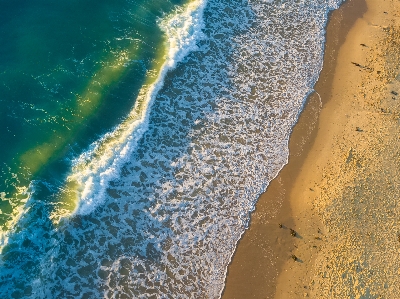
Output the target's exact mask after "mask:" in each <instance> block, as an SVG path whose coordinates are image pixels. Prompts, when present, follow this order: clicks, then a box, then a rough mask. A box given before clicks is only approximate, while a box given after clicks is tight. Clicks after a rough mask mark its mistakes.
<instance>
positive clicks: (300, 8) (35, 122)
mask: <svg viewBox="0 0 400 299" xmlns="http://www.w3.org/2000/svg"><path fill="white" fill-rule="evenodd" d="M339 3H340V1H339V0H298V1H274V0H252V1H236V0H224V1H220V0H208V1H207V2H206V1H201V0H192V1H187V2H184V1H149V0H147V1H146V0H138V1H127V0H125V1H122V0H120V1H96V2H94V1H59V2H54V1H30V2H28V1H14V2H11V1H8V0H6V1H3V2H1V1H0V41H1V43H0V44H1V46H0V77H1V80H0V113H1V117H0V122H1V128H2V130H1V131H0V140H1V142H2V143H1V145H2V146H1V147H0V159H1V163H0V168H1V170H0V171H1V180H0V197H1V205H0V209H1V214H0V217H1V218H0V221H1V222H0V224H1V226H2V234H1V244H0V248H1V254H0V298H93V299H94V298H96V299H97V298H174V299H175V298H218V297H220V294H221V291H222V289H223V285H224V280H225V276H226V268H227V265H228V263H229V261H230V259H231V256H232V254H233V252H234V251H235V248H236V244H237V241H238V240H239V239H240V237H241V235H242V234H243V233H244V231H245V229H246V228H247V227H248V224H249V220H250V213H251V211H252V210H253V209H254V205H255V203H256V201H257V198H258V196H259V194H260V193H261V192H263V191H264V190H265V188H266V187H267V186H268V183H269V182H270V181H271V180H272V179H273V178H274V177H275V176H276V174H277V173H278V172H279V170H280V169H281V168H282V167H283V165H285V163H286V162H287V157H288V139H289V136H290V133H291V130H292V127H293V125H294V124H295V123H296V121H297V117H298V115H299V113H300V111H301V109H302V107H303V104H304V101H305V99H306V97H307V95H308V94H310V93H311V92H312V91H313V86H314V84H315V82H316V80H317V78H318V76H319V72H320V70H321V67H322V58H323V49H324V41H325V37H324V34H325V31H324V28H325V25H326V21H327V15H328V12H329V11H330V10H332V9H335V8H336V7H337V6H338V5H339ZM273 213H274V211H271V214H273ZM265 217H266V219H267V218H268V217H269V215H266V216H265ZM271 260H273V257H271Z"/></svg>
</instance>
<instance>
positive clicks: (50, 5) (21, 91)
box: [0, 0, 183, 231]
mask: <svg viewBox="0 0 400 299" xmlns="http://www.w3.org/2000/svg"><path fill="white" fill-rule="evenodd" d="M182 4H183V1H126V0H124V1H58V2H57V3H54V1H33V2H32V1H18V2H9V1H5V2H2V3H1V4H0V5H1V7H0V19H1V20H2V21H1V23H0V38H1V44H2V46H1V48H0V66H1V69H0V80H1V85H0V122H1V128H3V130H2V132H1V140H2V144H3V146H2V147H0V157H1V163H0V165H1V166H0V167H1V170H0V173H1V176H2V180H1V181H0V192H2V201H1V203H0V208H1V211H2V214H1V215H0V225H1V226H2V228H3V231H7V230H8V229H10V226H12V224H10V223H9V222H10V221H12V220H13V218H15V217H17V215H18V214H19V213H17V212H16V210H18V208H19V207H21V205H23V204H24V201H26V199H27V197H28V193H27V192H28V191H29V190H28V189H27V188H28V187H29V186H30V184H31V183H32V181H35V180H40V179H41V178H42V177H47V178H49V177H51V179H53V180H58V181H60V182H62V180H63V179H64V176H65V174H66V171H67V170H68V167H70V159H73V158H74V157H75V156H76V155H77V154H79V153H81V152H82V151H83V150H84V149H86V148H87V147H88V146H89V144H91V143H92V142H93V141H95V140H96V139H98V138H99V136H100V135H102V134H104V133H105V132H107V131H109V130H110V129H111V128H112V127H114V126H115V125H117V124H118V123H119V122H120V121H121V119H122V118H124V117H126V116H127V114H128V113H129V111H130V110H131V108H132V107H133V105H134V103H135V99H136V97H137V95H138V92H139V89H140V88H141V87H142V85H143V83H144V82H145V80H146V76H147V75H148V72H149V71H151V70H155V71H157V69H156V63H155V61H156V60H162V57H160V53H162V52H163V51H164V50H165V49H164V38H163V35H162V32H161V30H160V27H159V26H158V24H157V20H159V18H161V17H163V16H164V15H165V14H168V13H170V12H171V11H172V10H173V9H174V7H175V5H182Z"/></svg>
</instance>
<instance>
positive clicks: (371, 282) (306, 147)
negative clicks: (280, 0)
mask: <svg viewBox="0 0 400 299" xmlns="http://www.w3.org/2000/svg"><path fill="white" fill-rule="evenodd" d="M399 49H400V2H399V1H395V0H386V1H382V0H381V1H377V0H348V1H346V2H345V3H344V4H343V5H342V6H341V7H340V8H339V9H338V10H336V11H334V12H333V13H331V15H330V20H329V23H328V27H327V42H326V48H325V56H324V67H323V70H322V72H321V76H320V79H319V81H318V83H317V84H316V86H315V91H316V92H315V93H313V94H312V95H311V96H310V97H309V99H308V101H307V104H306V107H305V109H304V111H303V112H302V114H301V115H300V119H299V121H298V123H297V125H296V126H295V128H294V130H293V134H292V136H291V139H290V157H289V163H288V164H287V165H286V166H285V167H284V168H283V170H282V171H281V172H280V174H279V175H278V177H277V178H275V179H274V180H273V181H272V182H271V184H270V186H269V187H268V190H267V191H266V192H265V193H264V194H263V195H262V196H261V197H260V199H259V202H258V204H257V207H256V211H255V212H254V213H253V215H252V220H251V224H250V228H249V230H248V231H247V232H246V233H245V235H244V236H243V238H242V239H241V240H240V242H239V246H238V248H237V250H236V252H235V255H234V257H233V260H232V262H231V264H230V266H229V268H228V276H227V281H226V287H225V290H224V293H223V298H226V299H229V298H304V297H310V298H400V283H399V280H400V275H399V274H400V260H399V259H398V252H399V247H400V235H399V234H400V225H399V223H398V219H399V215H400V206H399V195H400V194H399V193H400V192H399V190H400V179H399V174H400V153H399V149H400V139H399V136H400V126H399V124H400V122H399V116H400V50H399Z"/></svg>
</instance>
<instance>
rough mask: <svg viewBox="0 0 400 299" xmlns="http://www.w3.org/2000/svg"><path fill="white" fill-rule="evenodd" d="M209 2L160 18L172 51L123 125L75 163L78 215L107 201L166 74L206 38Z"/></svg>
mask: <svg viewBox="0 0 400 299" xmlns="http://www.w3.org/2000/svg"><path fill="white" fill-rule="evenodd" d="M205 4H206V1H205V0H194V1H192V2H190V3H189V4H187V5H185V6H184V7H179V8H177V9H176V10H175V12H174V13H172V14H170V15H168V16H166V17H164V18H163V19H161V20H160V21H159V26H160V28H161V29H162V30H163V32H164V33H165V35H166V42H167V49H168V51H167V54H166V57H165V63H164V64H163V65H162V67H161V70H160V72H159V74H158V77H157V79H156V81H155V82H154V83H153V84H151V85H150V86H144V87H143V88H142V90H141V91H140V93H139V96H138V99H137V100H136V104H135V106H134V109H133V110H132V111H131V113H130V115H129V116H128V118H127V119H126V120H125V121H123V122H122V124H120V125H119V126H118V127H117V128H116V129H115V130H114V131H113V132H110V133H108V134H106V135H105V136H103V137H102V138H101V139H100V140H98V141H96V142H95V143H94V144H92V145H91V148H90V150H88V151H87V152H85V153H83V154H82V155H81V156H80V157H79V158H78V159H77V160H76V161H75V162H74V166H73V170H72V174H71V175H70V176H69V177H68V179H67V180H68V181H71V182H75V183H77V184H78V187H77V190H76V193H77V197H78V201H79V202H78V207H77V209H76V211H75V212H76V213H77V214H80V215H86V214H89V213H91V212H92V211H93V210H94V209H95V208H96V207H97V206H98V205H99V204H101V203H102V202H103V201H104V198H105V197H104V196H105V190H106V188H107V187H108V183H109V181H110V180H112V179H115V178H116V177H117V176H118V174H119V168H120V167H121V165H122V164H123V163H125V162H126V160H127V159H128V158H129V155H130V154H131V153H132V151H133V150H134V149H135V147H136V145H137V142H138V140H139V139H140V138H141V137H142V135H143V133H144V132H145V131H146V130H147V128H148V118H149V113H150V109H151V106H152V103H153V101H154V98H155V96H156V95H157V93H158V92H159V90H160V89H161V88H162V86H163V81H164V77H165V75H166V74H167V72H168V71H169V70H171V69H173V68H174V67H175V66H176V64H177V63H178V62H179V61H182V59H183V58H184V57H185V56H186V55H187V54H188V53H189V52H191V51H194V50H196V49H197V46H196V42H197V41H199V40H200V39H201V38H202V37H203V34H202V31H201V29H202V27H203V20H202V15H203V10H204V7H205Z"/></svg>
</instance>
